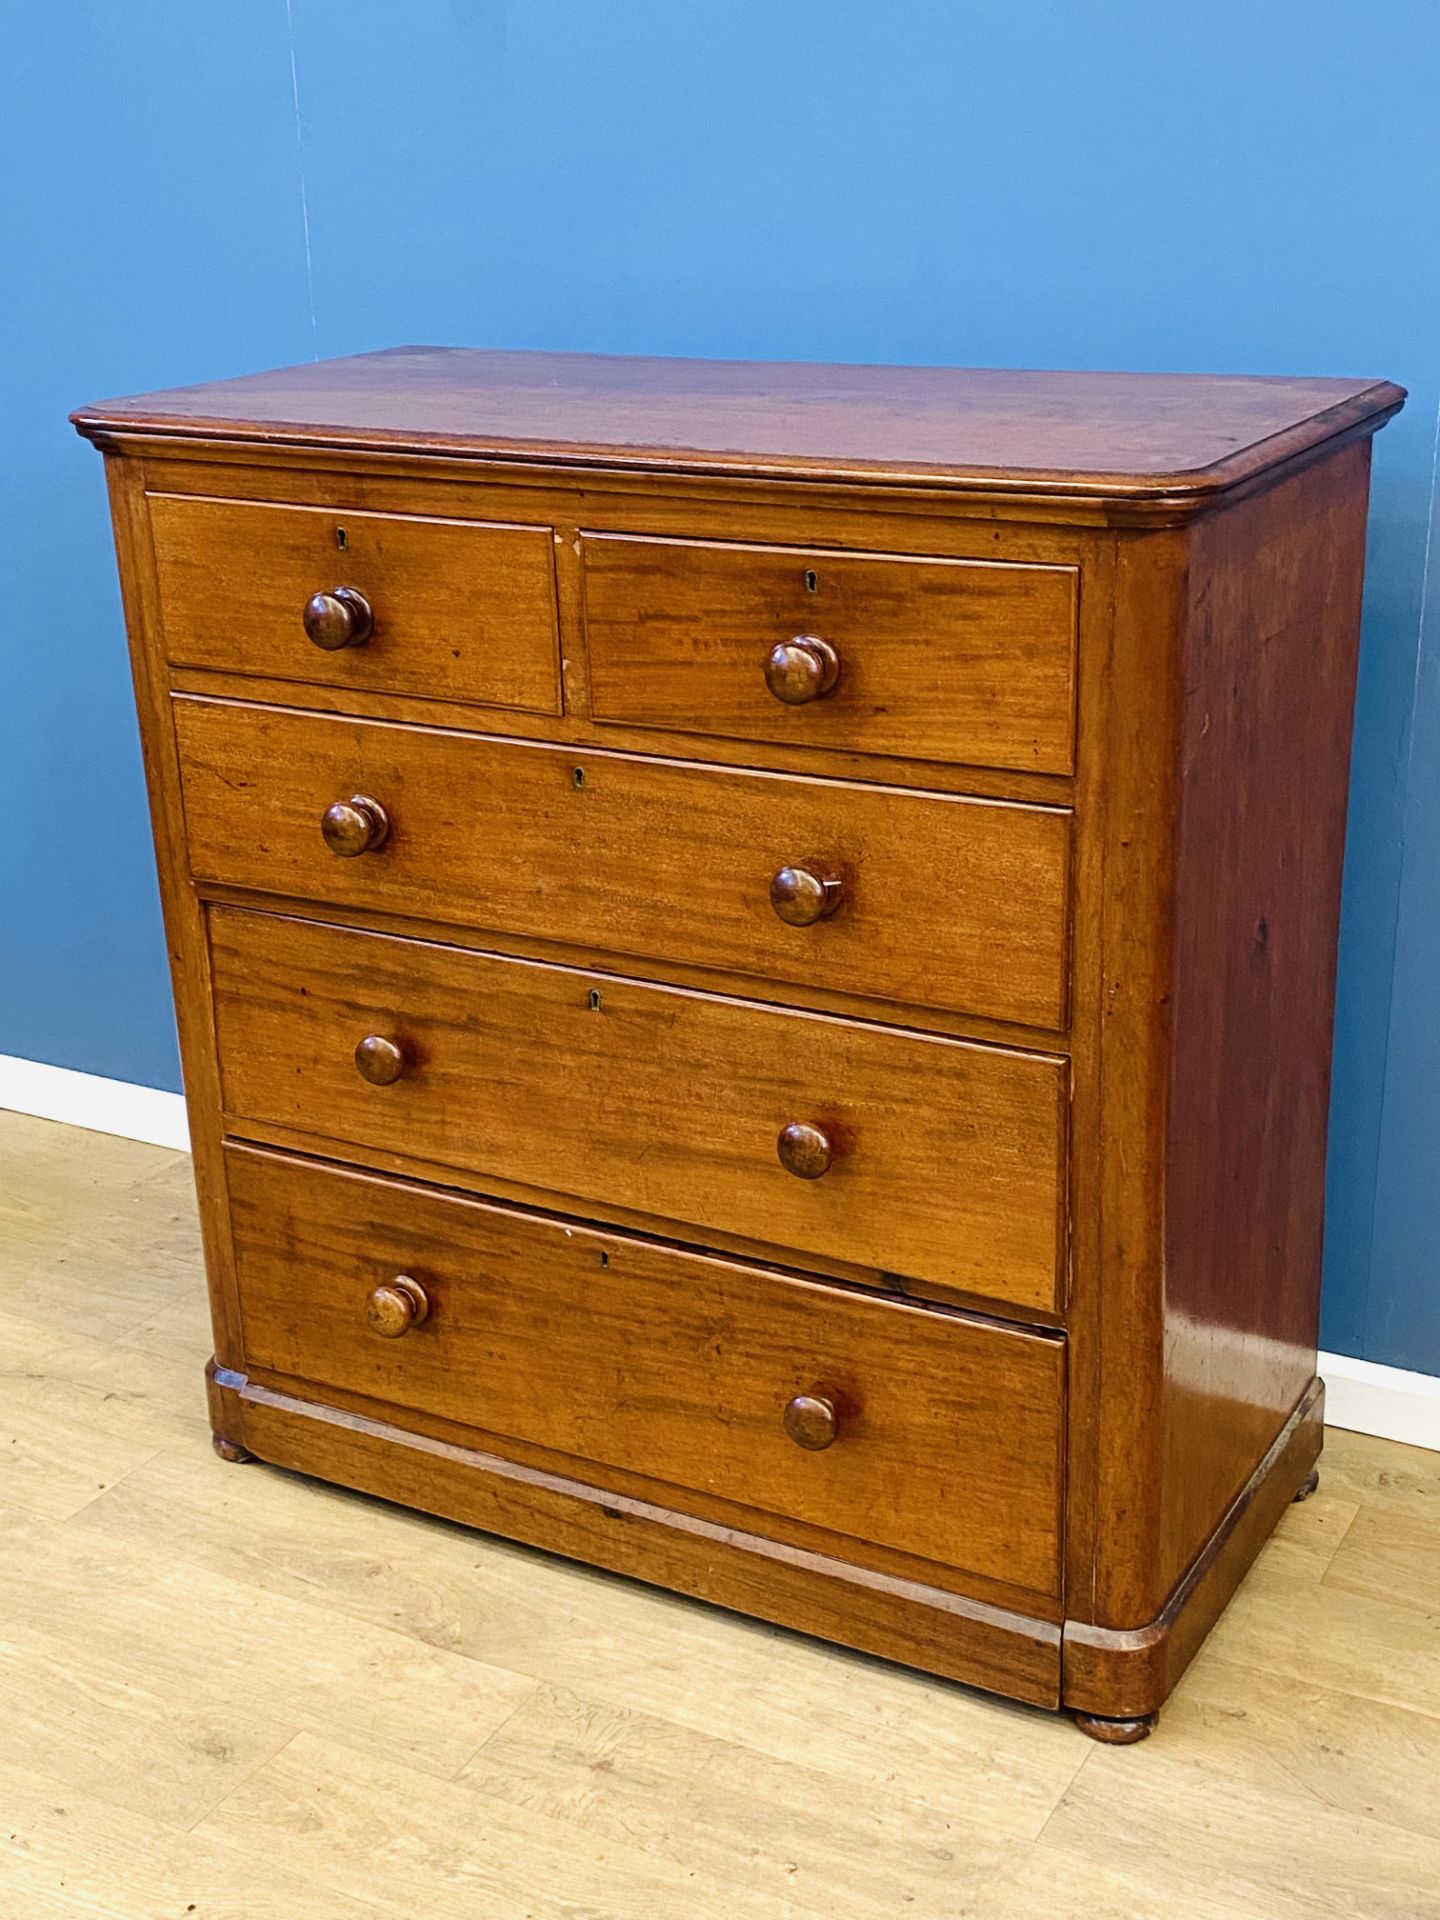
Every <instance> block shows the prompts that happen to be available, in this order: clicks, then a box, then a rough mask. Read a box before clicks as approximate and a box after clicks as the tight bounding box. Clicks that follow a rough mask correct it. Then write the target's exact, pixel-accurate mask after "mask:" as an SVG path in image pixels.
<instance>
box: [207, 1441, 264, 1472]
mask: <svg viewBox="0 0 1440 1920" xmlns="http://www.w3.org/2000/svg"><path fill="white" fill-rule="evenodd" d="M210 1444H211V1446H212V1447H214V1449H215V1451H216V1453H218V1454H219V1456H220V1458H221V1459H222V1460H228V1461H229V1462H230V1464H231V1465H232V1466H236V1467H243V1466H244V1464H245V1462H246V1461H247V1460H253V1459H254V1458H255V1456H254V1454H253V1453H251V1451H250V1449H249V1448H248V1447H242V1446H241V1444H240V1442H239V1441H238V1440H227V1439H226V1438H225V1436H224V1434H223V1433H212V1434H211V1436H210Z"/></svg>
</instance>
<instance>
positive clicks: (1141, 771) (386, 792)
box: [76, 349, 1404, 1739]
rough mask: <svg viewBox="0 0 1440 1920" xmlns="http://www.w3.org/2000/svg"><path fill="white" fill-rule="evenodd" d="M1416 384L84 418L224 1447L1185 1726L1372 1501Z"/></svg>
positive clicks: (447, 364) (310, 408) (911, 1653)
mask: <svg viewBox="0 0 1440 1920" xmlns="http://www.w3.org/2000/svg"><path fill="white" fill-rule="evenodd" d="M1403 397H1404V396H1403V394H1402V393H1401V392H1400V390H1399V389H1398V388H1395V387H1392V386H1389V385H1386V384H1383V383H1370V384H1367V383H1364V382H1353V381H1330V380H1258V379H1218V378H1217V379H1199V378H1169V377H1160V376H1149V377H1146V376H1133V377H1132V376H1119V375H1079V374H1074V375H1042V374H1006V373H960V372H946V371H939V370H914V369H911V370H906V369H898V368H890V369H884V368H824V367H805V366H793V367H780V366H727V365H716V364H709V363H699V362H684V361H673V362H665V361H626V360H597V359H588V358H583V357H569V356H562V355H535V354H498V353H467V352H458V351H443V350H436V349H404V350H401V351H398V352H396V353H390V354H375V355H367V356H362V357H360V358H357V359H353V360H344V361H336V362H333V363H331V364H329V365H324V366H314V367H300V368H294V369H291V370H288V371H284V372H280V373H275V374H266V375H261V376H258V377H256V378H254V379H250V380H239V381H230V382H225V383H222V384H219V385H215V386H210V387H202V388H192V389H185V390H180V391H177V392H173V393H166V394H154V395H150V396H148V397H146V398H143V399H139V400H130V401H119V402H114V403H111V404H107V405H102V406H98V407H92V408H88V409H86V410H85V411H84V412H82V413H80V414H78V415H77V416H76V421H77V424H78V426H79V427H80V429H81V431H82V432H83V433H85V434H87V435H88V436H89V437H90V438H91V439H93V440H95V441H96V442H97V443H98V444H99V445H100V446H101V447H102V448H103V450H104V451H105V454H106V457H107V466H108V469H109V477H110V484H111V496H112V502H113V508H114V515H115V525H116V535H117V546H118V550H119V556H120V570H121V579H122V585H123V589H124V596H125V605H126V614H127V620H128V624H129V629H130V635H131V642H132V653H133V660H134V668H135V679H136V688H137V695H138V700H139V707H140V715H141V724H142V734H143V740H144V747H145V759H146V766H147V771H148V777H149V781H150V789H151V795H152V802H153V807H154V816H155V826H156V837H157V843H158V848H159V858H160V870H161V881H162V891H163V894H164V901H165V909H166V917H167V926H168V931H169V939H170V944H171V955H172V962H173V966H174V974H175V986H176V997H177V1003H178V1008H179V1018H180V1031H181V1045H182V1052H183V1057H184V1064H185V1076H186V1087H187V1093H188V1097H189V1102H190V1111H191V1124H192V1130H193V1137H194V1146H195V1168H196V1177H197V1181H198V1184H199V1191H200V1196H201V1204H202V1215H203V1222H204V1229H205V1242H206V1258H207V1264H208V1269H209V1277H210V1284H211V1291H212V1299H213V1306H214V1319H215V1359H214V1362H213V1364H212V1366H211V1368H210V1376H209V1377H210V1400H211V1410H212V1420H213V1425H214V1428H215V1433H216V1436H217V1446H218V1447H219V1449H220V1451H221V1452H222V1453H223V1454H224V1455H225V1456H226V1457H227V1458H230V1459H241V1458H246V1457H248V1456H249V1455H252V1454H254V1455H258V1456H259V1457H260V1458H261V1459H263V1460H267V1461H271V1462H274V1463H277V1464H280V1465H283V1466H289V1467H294V1468H299V1469H302V1470H304V1471H305V1472H308V1473H313V1474H318V1475H320V1476H322V1477H325V1478H328V1479H332V1480H336V1481H339V1482H343V1483H344V1484H346V1485H350V1486H355V1487H360V1488H364V1489H367V1490H370V1491H373V1492H377V1493H381V1494H384V1495H386V1496H388V1497H390V1498H392V1499H399V1500H404V1501H408V1502H411V1503H413V1504H415V1505H418V1506H422V1507H426V1508H428V1509H430V1510H431V1511H434V1512H436V1513H441V1514H445V1515H448V1516H450V1517H452V1518H456V1519H461V1520H466V1521H470V1522H472V1523H474V1524H475V1525H477V1526H480V1527H483V1528H487V1529H490V1530H492V1531H494V1532H497V1533H502V1534H506V1535H508V1536H510V1537H513V1538H515V1539H519V1540H524V1541H528V1542H532V1543H535V1544H537V1545H540V1546H544V1547H548V1548H551V1549H554V1550H556V1551H559V1552H561V1553H565V1554H570V1555H573V1556H575V1557H578V1558H581V1559H587V1560H592V1561H594V1562H596V1563H598V1564H599V1565H602V1566H606V1567H610V1568H614V1569H618V1570H619V1571H622V1572H625V1573H629V1574H633V1575H637V1576H639V1577H640V1578H643V1579H646V1580H651V1581H655V1582H659V1583H661V1584H664V1585H667V1586H671V1587H674V1588H677V1589H679V1590H681V1591H683V1592H686V1593H691V1594H698V1595H703V1596H705V1597H706V1598H709V1599H711V1600H715V1601H719V1602H721V1603H723V1604H725V1605H727V1606H731V1607H737V1608H741V1609H743V1610H745V1611H747V1612H752V1613H756V1614H759V1615H762V1616H764V1617H766V1618H769V1619H772V1620H776V1621H781V1622H784V1623H787V1624H790V1625H794V1626H798V1627H801V1628H804V1629H806V1630H808V1631H810V1632H812V1633H816V1634H820V1635H824V1636H826V1637H829V1638H832V1639H835V1640H839V1641H843V1642H846V1643H848V1644H851V1645H854V1646H857V1647H861V1648H865V1649H868V1650H870V1651H873V1652H877V1653H881V1654H885V1655H888V1656H890V1657H891V1658H894V1659H899V1660H904V1661H908V1662H911V1663H913V1664H915V1665H917V1666H920V1667H923V1668H926V1669H928V1670H930V1671H933V1672H935V1673H938V1674H944V1675H948V1676H952V1677H954V1678H957V1679H960V1680H964V1681H969V1682H971V1683H974V1684H977V1685H980V1686H984V1687H989V1688H993V1689H995V1690H997V1691H1000V1692H1003V1693H1009V1694H1013V1695H1016V1696H1018V1697H1020V1698H1023V1699H1026V1700H1030V1701H1035V1702H1038V1703H1041V1704H1044V1705H1047V1706H1051V1707H1059V1706H1066V1707H1069V1708H1071V1709H1073V1710H1074V1711H1075V1712H1076V1714H1077V1715H1078V1717H1079V1718H1080V1720H1081V1723H1082V1725H1084V1726H1085V1727H1086V1728H1087V1730H1088V1731H1090V1732H1092V1733H1094V1734H1096V1735H1097V1736H1098V1737H1101V1738H1106V1739H1133V1738H1138V1737H1139V1736H1140V1735H1141V1734H1143V1733H1144V1732H1145V1731H1146V1730H1147V1729H1148V1727H1149V1726H1150V1725H1151V1724H1153V1720H1154V1716H1155V1713H1156V1711H1157V1710H1158V1708H1159V1706H1160V1704H1161V1702H1162V1701H1163V1699H1164V1697H1165V1695H1166V1694H1167V1692H1168V1691H1169V1689H1170V1688H1171V1687H1172V1686H1173V1684H1174V1682H1175V1679H1176V1677H1177V1676H1178V1674H1179V1673H1180V1671H1181V1670H1182V1668H1183V1667H1184V1665H1185V1663H1186V1661H1187V1660H1188V1659H1189V1658H1190V1656H1191V1654H1192V1653H1193V1652H1194V1651H1195V1648H1196V1647H1197V1646H1198V1644H1199V1643H1200V1640H1201V1639H1202V1638H1203V1636H1204V1634H1205V1632H1206V1630H1207V1629H1208V1627H1209V1626H1210V1624H1211V1623H1212V1622H1213V1620H1214V1619H1215V1617H1216V1616H1217V1615H1218V1613H1219V1612H1220V1610H1221V1608H1222V1607H1223V1606H1224V1604H1225V1601H1226V1599H1227V1598H1228V1597H1229V1594H1230V1593H1231V1591H1232V1590H1233V1589H1234V1587H1235V1585H1236V1583H1237V1581H1238V1580H1239V1578H1240V1576H1241V1575H1242V1573H1243V1572H1244V1570H1245V1568H1246V1566H1247V1565H1248V1564H1249V1562H1250V1561H1251V1559H1252V1558H1253V1557H1254V1555H1255V1553H1256V1551H1257V1550H1258V1548H1259V1546H1260V1545H1261V1543H1262V1542H1263V1540H1264V1539H1265V1537H1266V1535H1267V1534H1268V1532H1269V1530H1270V1529H1271V1527H1272V1526H1273V1525H1274V1523H1275V1521H1276V1519H1277V1518H1278V1516H1279V1514H1280V1513H1281V1511H1282V1510H1283V1508H1284V1505H1285V1503H1286V1502H1287V1501H1289V1500H1290V1499H1291V1498H1292V1497H1294V1496H1295V1495H1296V1493H1297V1492H1299V1491H1303V1490H1305V1488H1306V1487H1307V1486H1308V1485H1309V1484H1311V1483H1312V1482H1313V1468H1314V1463H1315V1460H1316V1457H1317V1455H1318V1453H1319V1449H1320V1440H1321V1406H1322V1400H1321V1387H1320V1383H1319V1382H1318V1381H1317V1380H1316V1379H1315V1377H1314V1370H1315V1335H1316V1320H1317V1306H1318V1296H1319V1277H1320V1246H1321V1213H1322V1189H1323V1173H1324V1146H1325V1121H1326V1098H1327V1089H1328V1063H1329V1029H1330V1019H1331V1005H1332V997H1333V985H1334V959H1335V937H1336V922H1337V915H1338V903H1339V882H1340V859H1341V847H1342V841H1343V834H1344V817H1345V788H1346V773H1347V758H1348V740H1349V724H1350V704H1351V694H1352V686H1353V678H1354V666H1355V647H1356V635H1357V629H1358V622H1359V600H1360V584H1361V573H1362V561H1363V551H1364V530H1365V510H1366V497H1367V486H1368V473H1369V442H1370V436H1371V434H1373V432H1374V431H1375V429H1376V428H1377V427H1379V426H1380V425H1381V424H1383V422H1384V421H1385V420H1386V419H1387V418H1388V417H1389V416H1390V415H1391V414H1392V413H1393V412H1394V411H1395V410H1396V408H1397V407H1398V406H1399V405H1400V404H1401V401H1402V400H1403Z"/></svg>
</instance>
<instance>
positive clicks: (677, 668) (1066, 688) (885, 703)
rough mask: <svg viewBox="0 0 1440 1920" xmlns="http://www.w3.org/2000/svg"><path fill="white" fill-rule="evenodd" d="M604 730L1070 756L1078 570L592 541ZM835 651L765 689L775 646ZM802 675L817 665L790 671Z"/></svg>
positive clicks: (940, 757)
mask: <svg viewBox="0 0 1440 1920" xmlns="http://www.w3.org/2000/svg"><path fill="white" fill-rule="evenodd" d="M583 554H584V569H585V632H586V636H587V640H588V644H589V652H590V680H591V705H592V712H593V714H594V716H595V718H596V719H597V720H608V721H617V722H619V721H624V722H628V723H631V724H636V725H641V726H649V727H665V728H673V729H677V730H679V731H682V732H686V733H698V734H713V735H717V736H723V737H725V738H728V739H738V740H762V741H778V742H783V743H784V744H785V745H786V746H792V747H828V748H834V749H840V750H846V751H849V752H852V753H875V754H889V755H893V756H898V757H901V758H904V759H909V760H935V761H944V762H957V763H964V764H967V765H971V766H981V767H1016V768H1024V769H1027V770H1029V771H1031V772H1039V773H1068V772H1069V771H1070V770H1071V768H1072V767H1073V764H1074V755H1073V730H1074V719H1073V714H1074V667H1075V635H1076V617H1077V612H1076V610H1077V604H1078V584H1079V574H1078V572H1077V571H1076V569H1074V568H1071V567H1057V566H1011V565H1005V564H1001V563H999V562H993V561H978V560H922V559H901V558H896V557H889V556H884V555H868V554H844V553H834V552H827V551H823V550H818V549H817V550H814V551H806V550H805V549H803V548H798V547H786V548H776V547H760V546H724V545H719V544H716V543H711V542H703V541H683V540H641V539H632V538H629V537H625V536H620V535H612V534H587V535H586V536H585V539H584V543H583ZM797 636H813V637H814V638H817V639H819V640H821V641H823V642H824V643H825V644H826V646H828V647H829V648H831V649H833V654H834V664H835V665H836V666H837V667H838V673H837V674H836V676H835V679H834V684H833V686H831V687H829V689H828V690H826V691H818V689H819V687H820V686H821V685H822V684H823V681H824V680H825V678H827V677H828V675H827V674H825V673H822V674H820V675H819V677H818V679H817V678H815V677H813V672H812V677H809V678H807V677H806V674H805V673H804V672H799V671H794V670H792V672H791V673H790V675H789V676H788V678H786V679H785V680H784V684H785V685H786V686H787V688H788V691H789V692H790V694H791V695H797V694H803V695H813V696H814V697H810V698H807V699H805V700H804V701H803V703H802V704H798V705H791V704H788V703H787V701H786V700H784V699H781V698H778V697H777V695H776V694H775V693H774V692H772V691H771V688H770V685H769V684H768V681H767V673H768V674H769V675H770V676H771V677H775V678H777V679H778V678H780V677H781V676H780V672H779V665H778V663H777V666H775V667H770V666H769V665H768V662H769V657H770V655H771V650H772V649H773V648H776V647H777V646H778V647H784V646H786V644H787V643H789V642H791V641H793V640H794V639H795V638H796V637H797ZM791 665H792V669H795V668H807V667H812V668H813V660H801V661H799V662H794V661H793V658H792V661H791Z"/></svg>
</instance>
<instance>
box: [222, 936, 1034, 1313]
mask: <svg viewBox="0 0 1440 1920" xmlns="http://www.w3.org/2000/svg"><path fill="white" fill-rule="evenodd" d="M209 925H210V946H211V953H212V961H213V975H214V995H215V1014H216V1021H217V1028H218V1039H219V1047H220V1066H221V1078H222V1087H223V1094H224V1103H225V1109H226V1113H227V1116H228V1124H229V1127H230V1129H231V1131H232V1133H239V1134H245V1133H247V1132H249V1131H251V1130H253V1128H254V1127H255V1126H256V1125H257V1124H259V1125H261V1126H270V1127H273V1128H280V1129H288V1130H292V1131H295V1132H299V1133H301V1134H303V1135H305V1136H307V1137H313V1138H315V1139H316V1140H317V1141H318V1140H323V1141H325V1142H327V1143H328V1144H327V1146H326V1148H325V1150H326V1151H327V1152H330V1153H332V1154H334V1155H335V1156H337V1157H340V1158H352V1157H358V1158H364V1157H365V1156H367V1155H369V1154H374V1153H377V1152H380V1153H390V1154H395V1155H402V1156H407V1157H409V1158H411V1159H414V1160H417V1161H421V1162H424V1163H427V1164H438V1165H441V1166H444V1167H447V1168H453V1169H455V1170H456V1171H457V1172H458V1173H460V1174H463V1175H464V1176H467V1177H468V1178H469V1179H470V1180H471V1181H473V1182H476V1183H480V1184H482V1185H483V1183H484V1182H485V1180H486V1178H487V1177H491V1178H494V1179H498V1180H503V1181H505V1182H508V1183H512V1184H516V1185H521V1186H523V1187H525V1188H527V1189H536V1190H539V1191H543V1192H545V1193H547V1194H555V1195H560V1196H565V1197H567V1199H568V1200H569V1202H570V1203H571V1204H572V1205H573V1203H575V1202H579V1203H581V1204H582V1205H583V1203H584V1202H585V1201H587V1200H595V1201H601V1202H604V1203H607V1204H609V1205H610V1206H613V1207H616V1208H621V1209H625V1210H627V1211H633V1212H635V1213H638V1214H643V1215H645V1216H647V1217H650V1216H653V1217H655V1218H656V1219H658V1220H661V1221H670V1222H676V1223H681V1224H682V1225H684V1226H687V1227H691V1228H701V1229H704V1228H710V1229H714V1230H716V1231H719V1232H723V1233H726V1234H728V1235H732V1236H736V1237H739V1238H743V1239H745V1240H747V1241H753V1242H756V1243H758V1244H761V1245H764V1246H770V1247H775V1248H779V1249H784V1250H787V1252H788V1254H789V1256H790V1257H792V1258H793V1260H794V1261H795V1262H796V1263H797V1264H803V1263H804V1260H805V1257H806V1256H807V1255H812V1254H813V1255H820V1256H823V1257H825V1258H827V1259H830V1260H836V1261H845V1262H849V1263H851V1264H854V1265H857V1266H861V1267H866V1268H874V1269H877V1270H880V1271H882V1272H886V1273H890V1274H894V1275H896V1276H899V1277H900V1279H901V1280H903V1281H905V1282H908V1283H909V1284H910V1285H911V1286H912V1287H914V1288H915V1290H917V1291H922V1292H923V1290H924V1288H925V1286H926V1285H927V1284H933V1285H936V1286H939V1287H941V1288H943V1289H958V1290H960V1291H962V1292H964V1293H967V1294H975V1295H980V1296H988V1297H992V1298H994V1299H997V1300H1001V1301H1006V1302H1010V1303H1013V1304H1017V1305H1020V1306H1023V1307H1033V1308H1040V1309H1042V1310H1044V1311H1052V1310H1053V1309H1054V1308H1055V1307H1056V1304H1057V1299H1058V1276H1059V1273H1060V1261H1061V1240H1062V1233H1063V1210H1062V1203H1061V1156H1062V1138H1063V1128H1064V1113H1065V1107H1066V1072H1067V1069H1066V1065H1065V1063H1064V1062H1063V1061H1061V1060H1058V1059H1055V1058H1053V1057H1050V1056H1048V1055H1043V1054H1030V1053H1020V1052H1011V1051H1007V1050H1003V1049H1001V1048H998V1047H988V1046H977V1045H972V1044H969V1043H966V1042H961V1041H954V1040H944V1039H936V1038H930V1037H928V1036H920V1035H914V1034H905V1033H900V1032H896V1031H894V1030H891V1029H886V1028H882V1027H876V1026H870V1025H866V1024H864V1023H860V1022H854V1021H847V1020H839V1019H831V1018H827V1017H823V1016H819V1015H814V1014H803V1013H792V1012H782V1011H779V1010H776V1009H772V1008H768V1007H761V1006H755V1005H751V1004H747V1003H745V1002H741V1001H735V1000H729V999H725V998H721V997H718V996H715V995H711V994H701V993H689V992H682V991H680V990H678V989H675V988H666V987H658V986H651V985H642V984H640V983H638V982H633V981H617V980H613V979H611V978H609V977H608V976H604V975H599V974H595V973H587V972H583V971H580V970H577V969H572V968H569V967H556V966H542V965H539V964H536V963H533V962H527V961H517V960H507V959H502V958H499V957H497V956H494V955H487V954H476V953H468V952H462V951H460V950H458V949H456V948H452V947H445V946H437V945H432V944H429V943H427V942H422V941H415V940H399V939H394V938H391V937H389V936H385V935H380V934H371V933H360V932H355V931H351V930H349V929H346V928H340V927H332V926H321V925H317V924H315V923H313V922H307V921H303V920H295V919H289V918H284V917H281V916H277V915H270V914H258V913H249V912H243V911H240V910H237V909H231V908H223V907H213V908H212V909H211V910H210V915H209ZM357 1049H358V1052H357ZM367 1076H368V1077H367ZM381 1080H383V1081H384V1082H385V1084H376V1082H377V1081H381ZM782 1136H783V1137H782Z"/></svg>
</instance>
